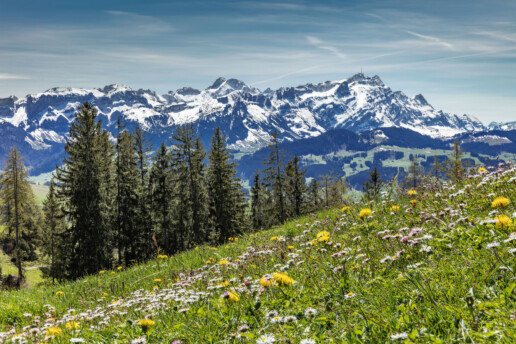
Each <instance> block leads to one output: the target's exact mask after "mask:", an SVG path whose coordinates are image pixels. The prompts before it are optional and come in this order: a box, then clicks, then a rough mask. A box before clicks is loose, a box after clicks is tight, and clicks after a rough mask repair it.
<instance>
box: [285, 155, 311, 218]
mask: <svg viewBox="0 0 516 344" xmlns="http://www.w3.org/2000/svg"><path fill="white" fill-rule="evenodd" d="M285 172H286V176H287V180H288V183H287V199H288V201H289V202H288V203H289V205H290V212H289V213H290V214H291V215H292V216H300V215H301V212H302V208H303V203H304V197H305V191H306V185H305V173H306V170H303V171H301V170H300V169H299V157H298V156H297V155H295V156H294V157H293V158H292V160H290V161H289V162H288V164H287V167H286V168H285Z"/></svg>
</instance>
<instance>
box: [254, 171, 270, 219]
mask: <svg viewBox="0 0 516 344" xmlns="http://www.w3.org/2000/svg"><path fill="white" fill-rule="evenodd" d="M264 198H265V188H264V186H263V184H262V180H261V179H260V173H259V172H258V171H256V172H255V174H254V176H253V186H252V187H251V220H252V223H253V228H254V229H264V227H265V225H266V223H267V222H266V219H265V199H264Z"/></svg>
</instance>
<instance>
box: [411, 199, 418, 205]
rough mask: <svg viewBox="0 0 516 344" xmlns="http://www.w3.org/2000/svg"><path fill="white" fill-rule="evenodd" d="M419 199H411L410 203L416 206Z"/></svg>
mask: <svg viewBox="0 0 516 344" xmlns="http://www.w3.org/2000/svg"><path fill="white" fill-rule="evenodd" d="M416 203H417V201H416V200H415V199H413V200H412V201H410V204H411V205H412V206H413V207H414V206H415V205H416Z"/></svg>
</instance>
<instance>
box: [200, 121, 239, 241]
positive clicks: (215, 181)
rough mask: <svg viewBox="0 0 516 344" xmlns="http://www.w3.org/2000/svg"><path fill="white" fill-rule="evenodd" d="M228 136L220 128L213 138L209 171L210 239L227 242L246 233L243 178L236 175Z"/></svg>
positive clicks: (207, 178)
mask: <svg viewBox="0 0 516 344" xmlns="http://www.w3.org/2000/svg"><path fill="white" fill-rule="evenodd" d="M225 144H226V138H225V137H223V136H222V132H221V131H220V128H218V127H217V128H216V129H215V133H214V135H213V137H212V139H211V147H210V152H209V158H208V159H209V164H208V169H207V172H206V180H207V184H208V195H209V210H210V225H211V233H210V237H211V238H210V239H211V241H212V242H218V243H223V242H225V241H226V240H227V239H228V238H229V237H234V236H236V235H237V234H239V233H241V232H242V229H243V227H244V211H245V204H244V201H243V193H242V191H241V184H240V180H239V179H238V178H236V171H235V169H236V164H235V163H234V162H230V155H229V152H228V150H227V148H226V146H225Z"/></svg>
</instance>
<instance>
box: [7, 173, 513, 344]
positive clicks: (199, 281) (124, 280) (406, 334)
mask: <svg viewBox="0 0 516 344" xmlns="http://www.w3.org/2000/svg"><path fill="white" fill-rule="evenodd" d="M515 195H516V171H515V170H512V171H509V172H505V174H504V173H497V174H495V173H492V174H490V175H488V176H478V177H475V178H472V179H470V180H468V181H467V182H466V184H464V185H458V186H455V187H449V186H441V187H433V188H428V189H420V190H418V194H417V195H415V196H408V195H407V193H406V192H405V191H403V190H397V191H396V193H395V195H393V200H384V201H378V202H372V203H369V204H360V203H356V204H355V203H351V204H349V206H350V209H348V210H346V211H343V210H341V209H334V210H328V211H323V212H320V213H319V214H316V215H310V216H306V217H303V218H300V219H297V220H295V221H290V222H288V223H286V224H285V225H283V226H281V227H277V228H272V229H270V230H267V231H263V232H259V233H256V234H248V235H243V236H241V237H239V238H238V241H236V242H228V244H226V245H222V246H219V247H217V248H214V247H208V246H201V247H199V248H197V249H192V250H190V251H187V252H183V253H181V254H178V255H175V256H171V257H169V258H166V259H155V260H152V261H150V262H147V263H144V264H140V265H137V266H133V267H123V268H122V269H121V270H118V269H116V268H114V269H113V270H110V271H106V272H104V273H99V274H97V275H95V276H89V277H86V278H84V279H82V280H79V281H76V282H69V283H64V284H61V285H56V286H46V287H40V288H33V289H30V290H20V291H11V292H4V293H1V294H0V310H1V311H0V332H1V331H7V330H9V329H14V330H15V332H16V333H18V334H23V335H24V336H25V337H26V338H27V340H28V341H29V342H36V341H43V339H44V337H45V336H46V331H47V330H46V328H44V327H43V325H42V324H43V323H44V322H45V319H50V318H52V319H55V320H49V322H48V323H49V324H52V325H54V326H55V327H58V328H59V329H60V330H61V331H62V334H61V335H60V336H59V337H57V338H54V339H53V340H47V341H48V342H53V343H69V342H70V339H71V338H84V339H85V340H86V341H87V342H92V343H127V342H131V341H133V340H136V339H137V338H145V339H146V340H147V342H148V343H172V342H173V341H175V340H182V342H183V343H259V342H260V341H259V339H260V338H261V337H262V336H264V335H268V334H271V335H272V336H274V338H275V339H276V342H275V343H296V344H298V343H300V342H301V340H302V339H313V340H314V341H315V342H316V343H389V342H395V338H396V337H402V339H399V340H398V342H403V343H513V342H514V338H515V334H516V313H515V311H514V310H515V309H516V288H515V287H516V278H515V274H514V271H516V259H515V256H514V253H513V252H512V251H509V250H513V249H514V248H515V247H516V235H514V234H512V235H513V236H514V238H515V240H514V241H512V240H511V238H512V237H513V236H511V233H512V232H513V231H515V230H516V228H515V227H514V224H512V225H511V226H510V227H509V228H499V227H497V226H496V225H495V224H494V223H493V221H492V220H493V219H494V217H495V216H497V215H498V214H505V215H508V216H509V217H510V218H512V219H513V220H512V221H515V216H516V214H515V212H516V208H515V206H514V204H515V202H516V197H515ZM497 196H505V197H507V198H509V199H510V200H511V203H510V204H509V205H508V206H506V207H505V208H497V209H493V208H492V206H491V202H492V201H493V199H494V198H495V197H497ZM411 200H413V201H416V202H415V203H414V204H411V203H410V201H411ZM393 205H397V206H399V207H400V210H399V211H397V212H391V207H392V206H393ZM365 207H368V208H370V209H371V210H372V211H373V213H372V216H370V217H366V218H359V217H358V214H359V212H360V210H361V209H362V208H365ZM321 232H328V235H329V237H330V238H329V239H328V241H319V240H318V239H317V238H318V235H322V237H326V238H328V235H323V234H324V233H321ZM405 238H406V239H405ZM222 260H227V261H228V262H229V263H228V264H224V265H223V264H221V263H224V262H221V261H222ZM280 271H283V272H284V273H286V274H288V276H290V277H291V278H292V279H293V280H294V281H295V283H294V284H292V285H283V286H282V285H278V284H277V285H272V286H270V287H267V288H264V287H262V286H261V285H260V283H259V282H258V281H259V280H260V278H262V277H264V276H266V275H268V274H273V273H277V272H280ZM230 291H232V292H234V293H235V294H236V295H237V298H238V300H236V301H235V302H230V301H228V300H226V299H225V298H223V296H224V293H225V292H230ZM221 296H222V297H221ZM311 310H313V312H315V314H314V315H311V314H310V311H311ZM271 312H277V315H278V316H279V317H289V318H287V319H290V321H287V322H282V321H279V322H278V321H274V319H269V318H268V317H267V315H268V314H271ZM27 313H28V314H27ZM24 314H25V315H24ZM274 314H275V313H274ZM36 316H39V317H42V321H40V322H35V321H34V317H36ZM145 317H148V318H151V319H152V320H153V321H154V325H151V326H149V327H143V326H141V325H139V324H138V322H139V320H141V319H144V318H145ZM280 320H281V319H280ZM54 321H55V322H54ZM70 321H75V322H76V324H77V326H78V327H79V329H78V330H73V329H72V327H73V326H72V325H74V324H70V323H69V322H70ZM67 322H68V328H67V326H66V323H67ZM244 324H246V326H247V330H246V331H244V330H243V327H242V326H244ZM25 326H27V327H26V329H25V330H24V329H23V328H24V327H25ZM31 326H32V327H33V328H35V329H36V330H33V331H34V332H35V333H36V334H35V335H30V334H29V328H30V327H31ZM6 337H7V338H11V337H12V334H9V335H6Z"/></svg>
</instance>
